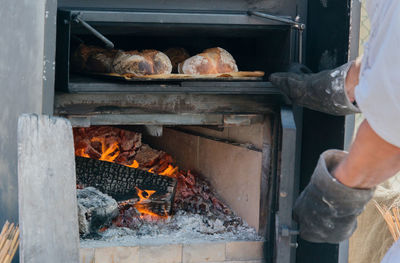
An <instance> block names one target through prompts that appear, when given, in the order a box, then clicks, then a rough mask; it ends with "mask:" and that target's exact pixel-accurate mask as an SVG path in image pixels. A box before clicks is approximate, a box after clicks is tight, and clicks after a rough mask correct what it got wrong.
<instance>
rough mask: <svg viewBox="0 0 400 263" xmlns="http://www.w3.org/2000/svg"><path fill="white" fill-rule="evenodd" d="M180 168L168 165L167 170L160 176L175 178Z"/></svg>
mask: <svg viewBox="0 0 400 263" xmlns="http://www.w3.org/2000/svg"><path fill="white" fill-rule="evenodd" d="M178 169H179V167H178V166H177V167H173V166H172V165H170V164H169V165H168V167H167V169H165V170H164V171H163V172H161V173H160V174H159V175H165V176H168V177H175V176H174V175H175V173H176V172H177V171H178Z"/></svg>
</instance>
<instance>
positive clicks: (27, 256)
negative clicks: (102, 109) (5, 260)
mask: <svg viewBox="0 0 400 263" xmlns="http://www.w3.org/2000/svg"><path fill="white" fill-rule="evenodd" d="M18 199H19V224H20V229H21V247H20V261H21V262H23V263H43V262H60V263H63V262H65V263H70V262H79V232H78V211H77V200H76V178H75V156H74V143H73V136H72V127H71V124H70V122H69V121H68V120H66V119H64V118H56V117H49V116H44V115H36V114H23V115H21V116H20V118H19V119H18Z"/></svg>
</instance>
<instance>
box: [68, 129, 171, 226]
mask: <svg viewBox="0 0 400 263" xmlns="http://www.w3.org/2000/svg"><path fill="white" fill-rule="evenodd" d="M77 131H78V130H77ZM79 131H81V130H79ZM112 131H115V130H110V129H109V128H108V129H106V130H105V131H104V132H105V133H106V135H100V134H99V133H97V134H96V135H95V136H93V137H90V136H87V137H80V141H79V140H78V141H76V142H75V147H76V148H75V155H76V156H80V157H86V158H94V159H98V160H101V161H107V162H115V163H118V164H121V165H125V166H127V167H130V168H139V169H143V170H147V171H148V172H150V173H157V174H159V175H164V176H168V177H174V178H176V177H177V176H176V175H177V174H178V173H179V168H178V167H174V166H172V165H171V164H169V163H168V165H167V164H166V163H165V161H167V162H171V160H172V159H171V160H169V159H162V160H159V165H154V164H152V165H153V167H149V164H145V163H143V164H140V163H139V162H138V161H137V160H132V159H133V158H134V157H133V158H132V159H131V157H130V156H131V155H129V154H130V153H129V154H127V153H128V152H130V151H131V150H129V149H134V148H132V147H134V144H132V145H130V144H129V143H127V140H125V139H121V137H118V136H119V135H118V136H117V135H115V134H113V133H112ZM116 134H120V133H116ZM93 135H94V134H93ZM125 135H127V133H125ZM74 136H75V134H74ZM128 138H129V139H131V138H134V136H130V137H129V136H128ZM129 139H128V140H129ZM77 142H78V143H77ZM127 145H130V146H127ZM133 156H134V155H133ZM118 157H121V158H118ZM117 158H118V159H117ZM161 161H163V162H164V163H162V162H161ZM161 163H162V165H160V164H161ZM155 164H157V163H155ZM136 191H137V195H138V197H139V201H138V202H136V203H135V204H134V205H133V206H134V207H135V208H136V210H137V211H138V212H139V213H140V217H141V218H142V219H145V220H151V221H152V220H157V219H167V218H168V217H169V216H168V212H167V211H164V215H159V214H156V213H154V212H152V211H150V210H149V208H148V206H147V204H148V203H150V202H151V200H150V198H151V196H152V195H153V194H155V193H156V191H154V190H141V189H139V188H136Z"/></svg>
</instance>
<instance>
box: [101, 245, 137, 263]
mask: <svg viewBox="0 0 400 263" xmlns="http://www.w3.org/2000/svg"><path fill="white" fill-rule="evenodd" d="M94 257H95V263H140V262H144V261H142V260H140V258H139V247H101V248H96V249H95V252H94Z"/></svg>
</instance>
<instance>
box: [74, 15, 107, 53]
mask: <svg viewBox="0 0 400 263" xmlns="http://www.w3.org/2000/svg"><path fill="white" fill-rule="evenodd" d="M80 15H81V14H80V13H79V12H78V13H74V14H72V16H71V21H72V22H75V23H77V24H81V25H82V26H83V27H84V28H86V29H87V30H88V31H89V32H90V33H92V34H93V35H95V36H96V37H97V38H98V39H100V40H101V41H102V42H103V43H104V44H105V45H106V47H107V48H108V49H113V48H114V43H113V42H111V41H110V40H109V39H108V38H106V37H105V36H104V35H103V34H101V33H100V32H99V31H97V30H96V29H94V28H93V27H92V26H91V25H89V24H88V23H87V22H86V21H85V20H83V19H82V18H81V17H80Z"/></svg>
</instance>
